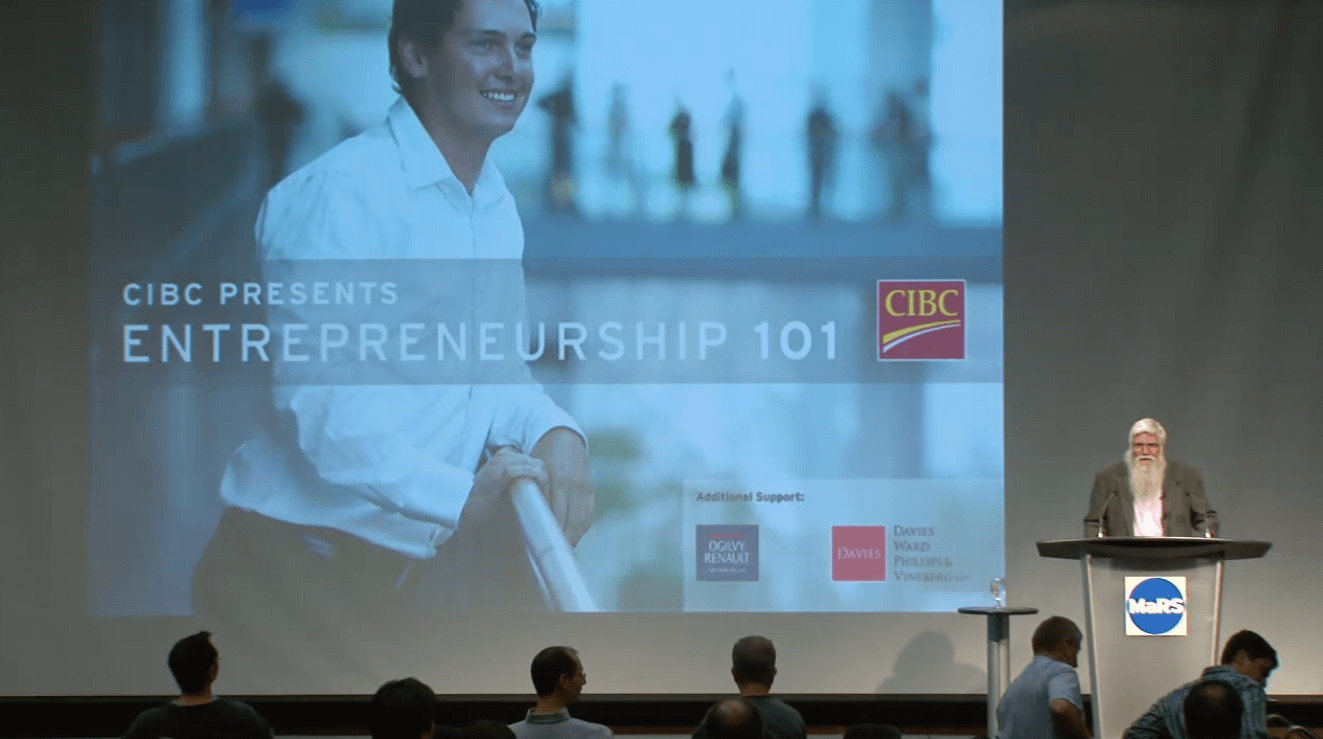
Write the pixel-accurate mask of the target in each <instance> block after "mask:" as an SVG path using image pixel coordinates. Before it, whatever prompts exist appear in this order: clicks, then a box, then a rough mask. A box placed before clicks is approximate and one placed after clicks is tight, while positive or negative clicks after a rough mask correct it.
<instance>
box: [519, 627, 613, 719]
mask: <svg viewBox="0 0 1323 739" xmlns="http://www.w3.org/2000/svg"><path fill="white" fill-rule="evenodd" d="M530 673H531V674H532V676H533V688H534V690H536V691H537V705H536V706H534V707H533V708H531V709H529V711H528V715H527V716H526V717H525V718H524V720H523V721H520V722H519V723H517V724H511V725H510V729H511V730H513V731H514V734H515V736H516V737H518V739H611V737H612V736H614V735H613V734H612V733H611V730H610V729H609V728H607V727H605V726H603V725H601V724H594V723H590V722H588V721H581V720H579V719H577V718H570V712H569V710H568V706H569V705H570V704H571V703H573V702H575V701H577V700H579V695H580V694H581V693H582V692H583V686H584V685H586V684H587V683H588V675H587V674H585V673H584V671H583V663H582V662H580V661H579V653H578V652H576V651H574V650H573V649H571V648H569V647H547V648H546V649H543V650H542V651H541V652H538V655H537V656H536V657H534V658H533V667H532V669H531V670H530Z"/></svg>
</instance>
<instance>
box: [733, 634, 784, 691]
mask: <svg viewBox="0 0 1323 739" xmlns="http://www.w3.org/2000/svg"><path fill="white" fill-rule="evenodd" d="M730 662H731V667H730V674H731V676H732V677H734V678H735V684H736V685H738V686H740V688H741V690H743V688H745V687H746V686H755V687H760V688H768V689H770V688H771V687H772V681H774V680H776V647H775V646H774V645H773V644H772V640H771V639H768V638H767V637H764V636H746V637H744V638H743V639H740V640H739V641H737V642H735V648H734V649H732V650H731V652H730Z"/></svg>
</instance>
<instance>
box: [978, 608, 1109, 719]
mask: <svg viewBox="0 0 1323 739" xmlns="http://www.w3.org/2000/svg"><path fill="white" fill-rule="evenodd" d="M1083 641H1084V635H1083V634H1081V633H1080V628H1079V627H1078V626H1076V625H1075V623H1074V622H1073V621H1071V620H1070V619H1068V618H1064V617H1062V616H1053V617H1051V618H1049V619H1047V620H1046V621H1044V622H1043V623H1041V624H1039V625H1038V628H1037V629H1035V630H1034V636H1033V640H1032V642H1031V645H1032V646H1033V650H1034V658H1033V660H1031V661H1030V662H1029V665H1028V666H1027V667H1025V668H1024V672H1021V673H1020V675H1019V677H1017V678H1015V679H1014V680H1012V681H1011V684H1010V686H1009V687H1007V689H1006V693H1005V695H1003V696H1002V698H1001V702H1000V703H998V704H997V726H998V730H997V739H1043V737H1046V738H1047V739H1092V734H1091V733H1090V732H1089V727H1088V726H1087V725H1085V723H1084V699H1083V697H1082V696H1081V695H1080V678H1079V675H1078V674H1077V673H1076V672H1075V668H1076V667H1078V666H1079V653H1080V645H1081V643H1082V642H1083Z"/></svg>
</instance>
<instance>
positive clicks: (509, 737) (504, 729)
mask: <svg viewBox="0 0 1323 739" xmlns="http://www.w3.org/2000/svg"><path fill="white" fill-rule="evenodd" d="M459 739H515V733H514V729H511V728H510V727H509V726H506V725H505V724H503V723H501V722H500V721H492V720H491V719H482V720H480V721H474V722H473V723H471V724H469V725H468V726H465V727H464V728H462V729H460V730H459Z"/></svg>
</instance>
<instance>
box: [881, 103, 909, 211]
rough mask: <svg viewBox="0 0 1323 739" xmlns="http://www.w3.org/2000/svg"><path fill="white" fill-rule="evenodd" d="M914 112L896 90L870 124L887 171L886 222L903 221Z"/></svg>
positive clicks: (907, 187)
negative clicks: (874, 121) (875, 120)
mask: <svg viewBox="0 0 1323 739" xmlns="http://www.w3.org/2000/svg"><path fill="white" fill-rule="evenodd" d="M915 128H916V122H915V120H914V113H913V112H912V111H911V110H910V108H909V106H908V105H907V104H906V103H905V98H904V97H902V96H901V94H900V92H899V91H897V90H892V91H890V92H888V93H887V96H886V102H885V103H884V105H883V107H882V110H881V111H880V115H879V116H878V120H877V122H876V123H874V124H873V131H872V140H873V145H874V146H875V147H877V151H878V154H879V155H880V157H881V159H882V163H883V164H882V166H883V168H884V169H885V170H886V176H885V179H886V183H887V187H888V188H889V190H890V192H889V193H888V197H887V200H888V203H887V207H886V220H888V221H901V220H904V218H905V202H906V199H907V198H906V191H907V190H908V189H909V179H910V177H909V163H908V160H909V151H908V150H909V147H910V146H911V145H912V142H913V141H914V139H915V136H916V133H915Z"/></svg>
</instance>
